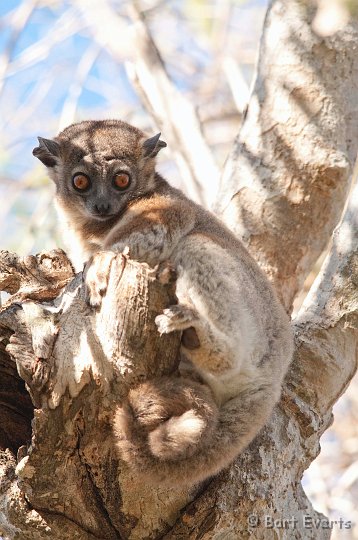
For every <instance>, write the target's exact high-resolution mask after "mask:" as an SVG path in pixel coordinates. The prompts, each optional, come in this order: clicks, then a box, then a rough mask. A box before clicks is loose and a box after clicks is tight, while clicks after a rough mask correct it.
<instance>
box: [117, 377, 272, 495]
mask: <svg viewBox="0 0 358 540" xmlns="http://www.w3.org/2000/svg"><path fill="white" fill-rule="evenodd" d="M279 390H280V389H279V388H277V389H274V388H272V387H271V386H270V385H265V384H263V385H262V386H261V387H256V388H254V389H253V388H248V387H246V389H243V391H242V392H241V393H240V394H239V395H238V396H236V397H235V398H233V399H231V400H229V401H227V402H226V403H225V404H224V405H223V406H221V407H220V408H218V407H217V405H216V403H215V401H214V399H213V396H212V393H211V390H210V389H209V387H208V386H207V385H205V384H200V383H199V382H196V381H192V380H190V379H186V378H179V379H176V378H175V379H173V378H169V377H163V378H160V379H156V380H152V381H148V382H146V383H144V384H141V385H139V386H138V387H136V388H135V389H132V390H131V391H130V392H129V395H128V398H127V400H126V401H125V402H124V403H123V404H122V405H121V406H120V407H119V408H118V409H117V411H116V414H115V418H114V432H115V435H116V438H117V447H118V449H119V452H120V455H121V458H122V459H123V460H124V461H125V462H127V463H128V465H129V466H130V467H132V468H133V469H135V470H137V471H140V474H141V476H142V475H143V476H144V477H146V478H147V479H148V481H152V482H155V483H157V482H161V483H163V482H164V483H165V482H166V481H167V482H170V483H173V482H174V483H175V484H177V485H178V484H182V485H189V484H190V485H192V484H195V483H197V482H200V481H201V480H203V479H205V478H207V477H208V476H212V475H214V474H215V473H217V472H218V471H220V470H221V469H222V468H223V467H225V466H227V465H229V464H230V463H231V462H232V461H233V459H234V458H235V457H236V456H237V455H238V454H239V453H240V452H241V451H242V450H243V449H244V448H245V447H246V446H247V445H248V444H249V443H250V442H251V440H252V439H253V438H254V436H255V435H256V433H257V431H258V425H260V426H261V427H262V426H263V425H264V424H265V422H266V420H267V419H268V417H269V416H270V414H271V411H272V408H273V404H274V403H275V401H277V399H278V397H279ZM274 394H275V396H274ZM273 397H275V399H273Z"/></svg>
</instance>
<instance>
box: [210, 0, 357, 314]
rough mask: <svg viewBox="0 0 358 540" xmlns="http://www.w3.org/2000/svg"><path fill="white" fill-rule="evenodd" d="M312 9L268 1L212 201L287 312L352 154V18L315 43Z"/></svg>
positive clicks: (319, 243) (337, 210)
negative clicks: (245, 101) (238, 121)
mask: <svg viewBox="0 0 358 540" xmlns="http://www.w3.org/2000/svg"><path fill="white" fill-rule="evenodd" d="M315 12H316V3H315V2H312V1H307V2H303V1H301V0H292V1H290V2H286V1H284V0H274V1H271V3H270V8H269V10H268V13H267V16H266V21H265V25H264V31H263V35H262V38H261V47H260V57H259V62H258V67H257V77H256V81H255V85H254V87H253V92H252V96H251V99H250V103H249V106H248V110H247V114H246V118H245V121H244V122H243V125H242V128H241V130H240V133H239V135H238V137H237V139H236V141H235V144H234V147H233V150H232V153H231V156H230V157H229V159H228V160H227V163H226V166H225V169H224V172H223V176H222V179H221V186H220V191H219V197H218V199H217V210H218V212H219V213H220V215H221V216H222V218H223V219H224V220H225V221H226V223H227V224H228V225H229V227H230V228H231V229H233V230H234V231H235V232H236V233H237V234H238V236H240V237H241V238H242V239H243V241H244V242H245V244H246V245H247V246H248V248H249V250H250V252H251V253H252V254H253V255H254V256H255V258H256V260H257V261H258V262H259V264H260V265H261V266H262V268H263V269H264V270H265V272H266V274H267V275H268V276H269V277H270V279H271V280H272V282H273V283H274V285H275V287H276V289H277V291H278V293H279V295H280V297H281V299H282V302H283V304H284V305H285V307H286V308H287V310H288V311H290V310H291V306H292V302H293V300H294V298H295V296H296V294H297V292H298V291H299V290H300V289H301V287H302V284H303V281H304V279H305V277H306V276H307V274H308V272H309V271H310V270H311V268H312V266H313V264H314V263H315V261H316V260H317V259H318V257H319V255H320V254H321V253H322V251H323V249H324V248H325V247H326V245H327V243H328V240H329V238H330V236H331V234H332V232H333V229H334V227H335V226H336V225H337V223H338V221H339V219H340V217H341V215H342V212H343V208H344V203H345V200H346V197H347V192H348V190H349V187H350V173H351V172H352V169H353V166H354V162H355V159H356V155H357V149H358V118H357V111H358V57H357V54H356V49H355V46H356V44H357V42H358V21H357V19H354V20H352V21H351V22H350V24H349V25H347V26H346V27H345V28H344V29H342V30H340V31H339V32H338V33H336V34H335V35H333V36H331V37H326V38H323V37H320V36H317V35H316V34H315V33H314V31H313V29H312V26H311V24H312V20H313V18H314V15H315ZM354 44H355V45H354Z"/></svg>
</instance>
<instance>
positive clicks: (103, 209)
mask: <svg viewBox="0 0 358 540" xmlns="http://www.w3.org/2000/svg"><path fill="white" fill-rule="evenodd" d="M94 209H95V211H96V213H97V214H98V215H99V216H106V215H107V214H109V211H110V209H111V205H110V203H107V202H100V203H96V204H95V205H94Z"/></svg>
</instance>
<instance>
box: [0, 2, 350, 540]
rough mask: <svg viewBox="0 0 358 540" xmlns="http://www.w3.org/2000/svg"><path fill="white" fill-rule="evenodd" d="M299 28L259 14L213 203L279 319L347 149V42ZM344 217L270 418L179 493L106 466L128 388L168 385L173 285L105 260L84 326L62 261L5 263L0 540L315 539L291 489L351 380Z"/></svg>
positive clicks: (287, 7) (341, 180)
mask: <svg viewBox="0 0 358 540" xmlns="http://www.w3.org/2000/svg"><path fill="white" fill-rule="evenodd" d="M313 15H314V10H313V8H312V6H310V5H309V4H307V3H306V2H301V1H299V0H292V1H291V2H283V1H278V0H276V1H274V2H272V5H271V6H270V9H269V11H268V15H267V17H266V21H265V28H264V33H263V38H262V45H261V55H260V59H259V64H258V75H257V81H256V85H255V87H254V92H253V95H252V97H251V100H250V104H249V107H248V113H247V116H246V120H245V122H244V124H243V127H242V130H241V132H240V134H239V137H238V140H237V142H236V144H235V147H234V150H233V153H232V155H231V157H230V158H229V160H228V162H227V165H226V169H225V174H224V176H223V180H222V187H221V197H220V204H218V208H219V209H220V211H221V213H222V216H223V218H224V219H225V220H226V221H227V222H228V223H229V225H230V226H231V227H232V228H233V229H234V230H235V231H236V232H237V233H238V234H240V235H241V236H242V237H243V239H244V241H245V242H246V243H247V245H248V247H249V249H250V250H251V252H252V253H253V254H254V256H256V258H257V260H258V261H259V262H260V263H261V264H262V266H263V267H264V269H265V270H266V271H267V273H268V275H269V277H270V278H271V279H272V280H273V282H274V284H275V286H276V288H277V290H278V291H279V293H280V295H281V298H282V300H283V302H284V304H285V306H286V308H287V309H288V310H290V309H291V305H292V301H293V299H294V297H295V295H296V293H297V291H298V290H299V289H300V287H301V285H302V281H303V279H304V277H305V276H306V274H307V272H308V271H309V269H310V268H311V267H312V264H313V262H314V261H315V259H316V258H317V257H318V255H319V254H320V252H321V251H322V249H323V248H324V247H325V245H326V244H327V242H328V240H329V238H330V235H331V233H332V231H333V228H334V226H335V225H336V224H337V222H338V221H339V218H340V215H341V213H342V211H343V207H344V203H345V199H346V195H347V192H348V188H349V174H350V171H351V170H352V168H353V161H354V158H355V153H356V145H357V136H356V135H357V134H356V133H355V130H357V125H358V124H357V122H356V118H355V115H356V111H357V110H358V107H357V103H355V102H354V100H355V99H357V96H358V93H357V92H356V90H357V89H356V88H355V85H356V84H357V80H358V79H357V78H355V76H354V75H355V74H356V71H357V67H358V64H357V63H358V60H357V59H356V54H355V49H356V46H357V43H358V30H357V28H358V27H357V25H356V23H352V24H351V25H350V26H349V27H347V28H346V29H344V30H343V31H342V32H340V33H339V34H337V35H335V36H334V37H333V38H329V39H328V38H326V39H321V38H318V37H317V36H315V35H314V34H313V33H312V31H311V27H310V22H311V20H312V18H313ZM350 201H351V202H350V205H349V206H348V208H347V211H346V213H345V218H344V220H343V222H342V223H341V225H340V226H339V228H338V229H337V231H336V233H335V235H334V237H333V240H332V245H331V249H330V252H329V255H328V256H327V259H326V262H325V264H324V266H323V268H322V270H321V272H320V274H319V276H318V277H317V279H316V281H315V284H314V286H313V287H312V290H311V292H310V294H309V296H308V297H307V299H306V301H305V303H304V305H303V307H302V309H301V311H300V313H299V314H298V316H297V317H296V319H295V320H294V321H293V324H294V329H295V339H296V352H295V357H294V361H293V364H292V367H291V370H290V373H289V374H288V377H287V379H286V384H285V387H284V391H283V395H282V399H281V401H280V404H279V405H278V406H277V407H276V408H275V411H274V413H273V415H272V418H271V420H270V422H269V423H268V425H267V426H266V427H265V428H264V429H263V431H262V432H261V433H260V435H259V436H258V437H257V438H256V439H255V440H254V441H253V442H252V444H251V445H250V447H249V448H248V449H247V450H246V451H245V452H244V453H243V454H242V455H241V456H239V457H238V458H237V459H236V461H235V462H234V463H233V464H232V465H231V467H229V468H228V469H227V470H225V471H223V472H221V473H220V474H219V475H218V476H217V477H215V478H214V479H212V480H211V481H207V482H205V483H204V484H203V485H201V486H197V487H195V488H193V489H191V490H183V489H180V490H179V489H178V488H176V487H175V486H173V487H172V488H170V489H168V488H163V487H161V486H158V487H154V486H148V485H144V484H142V483H141V478H140V474H139V475H138V476H136V475H135V474H134V473H133V472H132V471H130V470H128V468H127V467H126V465H125V464H124V463H122V462H120V461H119V459H118V457H117V455H116V453H115V452H114V445H113V437H112V429H111V422H112V416H113V411H114V408H115V406H116V404H117V403H118V402H119V401H120V400H121V398H122V397H123V396H125V395H126V393H127V391H128V388H130V387H131V386H133V385H135V384H137V383H138V382H140V381H143V380H146V379H147V378H151V377H153V376H159V375H163V374H173V376H174V375H175V372H176V369H177V364H178V351H179V345H180V335H176V334H173V335H166V336H162V337H160V336H159V334H158V332H157V329H156V326H155V323H154V319H155V316H156V315H157V314H158V313H160V312H161V311H162V309H163V308H165V307H166V306H168V305H170V304H173V303H174V302H175V276H174V275H173V272H172V271H171V270H170V268H169V267H165V266H163V267H161V268H157V269H150V268H149V267H148V266H147V265H143V264H142V265H141V264H138V263H135V262H133V261H131V260H130V259H128V257H126V256H124V255H118V256H117V257H115V258H114V259H113V260H112V264H111V268H110V269H109V287H108V291H107V294H106V296H105V297H104V299H103V304H102V306H101V309H100V310H99V311H94V310H92V309H90V308H89V307H88V306H87V305H86V303H85V302H84V291H83V284H82V274H81V273H80V274H77V275H76V276H74V275H73V271H72V268H71V265H70V263H69V262H68V260H67V259H66V257H65V255H64V254H63V252H60V251H56V252H52V253H50V254H41V255H39V256H37V257H36V258H35V257H28V258H24V259H20V258H18V257H16V256H12V255H10V254H8V253H6V252H2V256H1V258H0V286H1V288H2V289H3V290H6V291H8V292H10V293H11V294H12V295H13V296H12V298H11V299H10V300H9V301H8V304H6V305H5V306H4V307H3V308H2V309H1V312H0V370H1V381H2V383H1V385H0V417H1V419H2V424H1V430H0V446H1V448H2V452H1V459H0V475H1V483H0V492H1V496H0V512H1V514H0V515H1V518H0V534H2V535H3V536H5V537H6V538H14V539H21V540H27V539H29V540H30V539H31V540H42V539H45V538H51V539H54V540H57V539H61V540H63V539H71V540H72V539H91V538H98V539H114V538H123V539H124V538H130V539H131V540H135V539H145V538H147V539H149V538H151V539H154V538H166V539H169V538H171V539H172V538H183V539H184V538H185V539H186V538H188V539H193V540H194V539H199V538H201V539H211V538H227V539H230V540H231V539H233V540H234V539H237V538H240V539H241V538H242V539H245V538H248V537H249V536H250V535H251V536H253V537H254V538H256V539H264V540H270V539H271V538H272V539H276V538H282V539H292V538H303V539H305V540H306V539H309V538H312V539H313V538H314V539H326V538H329V537H330V533H331V529H330V528H328V527H327V524H326V523H325V522H324V521H316V522H315V523H314V522H313V521H312V520H314V519H316V520H320V519H323V516H321V515H319V514H317V513H316V512H315V511H314V510H313V508H312V506H311V504H310V502H309V501H308V500H307V498H306V496H305V494H304V492H303V489H302V487H301V484H300V480H301V477H302V474H303V472H304V470H305V469H306V468H307V467H308V466H309V464H310V462H311V461H312V460H313V459H314V458H315V457H316V455H317V454H318V452H319V438H320V436H321V434H322V433H323V431H324V430H325V429H326V428H327V426H329V424H330V422H331V418H332V405H333V404H334V402H335V401H336V400H337V399H338V397H339V396H340V395H341V393H342V392H343V391H344V389H345V388H346V386H347V384H348V383H349V381H350V379H351V377H352V376H353V374H354V372H355V370H356V367H357V336H358V334H357V322H358V316H357V313H358V295H357V280H358V227H357V225H358V222H357V212H356V207H357V201H358V189H356V190H355V191H352V194H351V199H350ZM63 287H64V288H63ZM61 289H62V292H61V293H60V295H59V296H57V295H58V294H59V291H60V290H61ZM268 309H269V306H268ZM15 364H16V367H17V371H18V373H19V375H18V374H17V372H16V370H15ZM23 381H25V383H26V388H25V386H24V383H23ZM29 396H31V402H32V404H33V405H31V402H30V399H29ZM32 416H33V420H32V423H31V418H32ZM30 423H31V424H30ZM30 436H31V441H29V438H30ZM29 443H30V444H29ZM305 516H306V517H305ZM307 516H308V517H307ZM274 519H276V520H278V521H277V522H276V524H275V527H273V520H274ZM284 519H286V520H289V521H287V522H284V521H283V520H284Z"/></svg>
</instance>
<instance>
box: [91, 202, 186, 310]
mask: <svg viewBox="0 0 358 540" xmlns="http://www.w3.org/2000/svg"><path fill="white" fill-rule="evenodd" d="M194 223H195V215H194V213H193V211H192V210H191V209H190V207H189V205H188V207H185V205H184V204H183V203H182V201H180V200H178V201H176V200H174V199H172V198H169V197H164V196H162V195H154V196H152V197H150V198H143V199H139V200H138V201H137V202H136V203H134V204H133V205H132V206H131V207H130V208H129V209H128V210H127V212H126V213H125V215H124V217H123V218H122V219H121V220H120V221H119V222H118V224H117V225H115V226H114V227H113V228H112V229H111V230H110V231H109V233H108V234H107V236H106V238H105V239H104V242H103V245H102V251H99V252H98V253H95V254H94V255H93V257H92V258H91V260H90V261H89V264H88V265H87V269H86V288H87V299H88V302H89V303H90V305H92V306H94V307H95V306H99V305H100V303H101V297H102V296H103V294H104V293H105V291H106V288H107V279H108V268H109V264H110V261H111V260H112V258H113V256H114V254H115V253H121V252H123V251H124V250H125V249H127V248H128V252H129V256H130V257H131V258H132V259H135V260H137V261H139V262H146V263H148V264H149V265H150V266H153V267H154V266H155V265H157V264H159V263H160V262H162V261H166V260H168V259H170V257H171V254H172V251H173V249H174V248H175V246H176V244H177V243H178V242H179V241H180V239H181V238H182V237H183V236H185V235H186V234H188V232H190V230H191V229H192V228H193V227H194Z"/></svg>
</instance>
